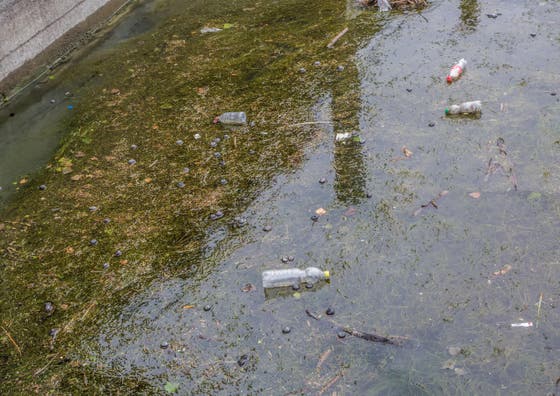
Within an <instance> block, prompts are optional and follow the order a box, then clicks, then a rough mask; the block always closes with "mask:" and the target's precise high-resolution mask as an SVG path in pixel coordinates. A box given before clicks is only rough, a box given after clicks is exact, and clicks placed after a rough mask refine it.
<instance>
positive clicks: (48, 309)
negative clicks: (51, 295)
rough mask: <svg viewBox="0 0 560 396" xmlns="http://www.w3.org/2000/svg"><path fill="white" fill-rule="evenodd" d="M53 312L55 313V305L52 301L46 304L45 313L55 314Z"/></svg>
mask: <svg viewBox="0 0 560 396" xmlns="http://www.w3.org/2000/svg"><path fill="white" fill-rule="evenodd" d="M53 311H54V304H53V303H52V302H50V301H47V302H46V303H45V312H46V313H48V314H50V313H53Z"/></svg>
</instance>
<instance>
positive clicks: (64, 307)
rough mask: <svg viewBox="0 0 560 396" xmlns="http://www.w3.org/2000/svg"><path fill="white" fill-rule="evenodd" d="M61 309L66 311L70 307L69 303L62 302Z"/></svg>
mask: <svg viewBox="0 0 560 396" xmlns="http://www.w3.org/2000/svg"><path fill="white" fill-rule="evenodd" d="M60 309H62V310H63V311H66V310H67V309H68V304H60Z"/></svg>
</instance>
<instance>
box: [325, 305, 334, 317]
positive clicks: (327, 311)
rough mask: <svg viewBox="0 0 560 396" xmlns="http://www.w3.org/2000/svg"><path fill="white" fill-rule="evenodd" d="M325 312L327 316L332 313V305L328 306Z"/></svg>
mask: <svg viewBox="0 0 560 396" xmlns="http://www.w3.org/2000/svg"><path fill="white" fill-rule="evenodd" d="M325 313H326V314H327V315H329V316H331V315H334V309H333V308H332V307H328V308H327V310H326V312H325Z"/></svg>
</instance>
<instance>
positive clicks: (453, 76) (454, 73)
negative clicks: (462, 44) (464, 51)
mask: <svg viewBox="0 0 560 396" xmlns="http://www.w3.org/2000/svg"><path fill="white" fill-rule="evenodd" d="M466 67H467V61H466V60H465V59H461V60H460V61H459V62H457V64H456V65H454V66H453V67H452V68H451V70H450V71H449V74H448V75H447V82H448V83H452V82H453V81H455V80H457V79H458V78H459V77H460V76H461V74H463V71H464V70H465V68H466Z"/></svg>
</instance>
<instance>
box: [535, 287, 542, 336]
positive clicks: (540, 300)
mask: <svg viewBox="0 0 560 396" xmlns="http://www.w3.org/2000/svg"><path fill="white" fill-rule="evenodd" d="M542 297H543V294H542V293H541V294H540V296H539V302H538V303H537V321H536V323H535V327H536V328H538V327H539V319H540V318H541V305H542Z"/></svg>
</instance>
